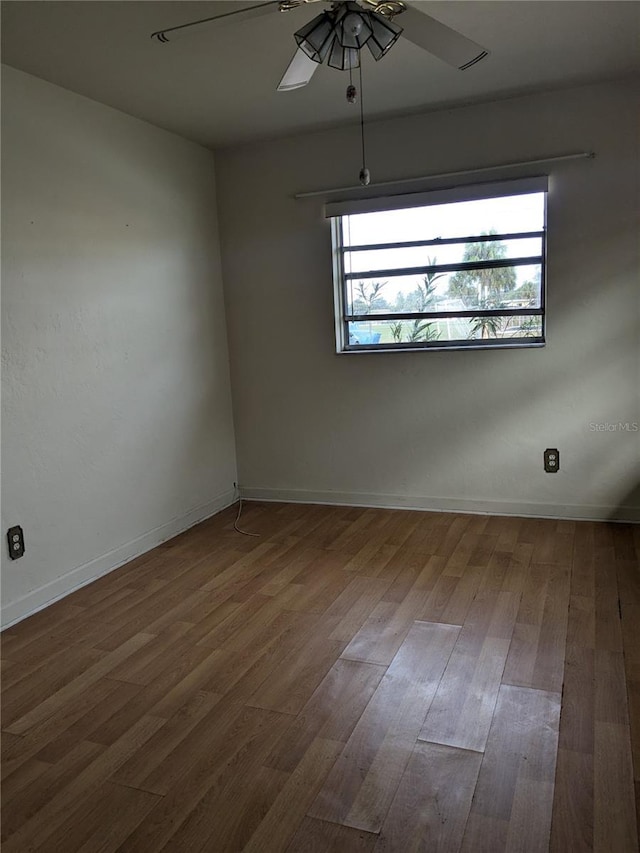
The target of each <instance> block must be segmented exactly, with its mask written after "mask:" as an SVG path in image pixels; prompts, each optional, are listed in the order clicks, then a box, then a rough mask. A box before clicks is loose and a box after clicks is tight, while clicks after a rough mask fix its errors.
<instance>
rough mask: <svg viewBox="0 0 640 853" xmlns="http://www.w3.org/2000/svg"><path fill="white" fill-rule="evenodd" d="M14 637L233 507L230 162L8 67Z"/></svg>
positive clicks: (6, 376) (5, 266)
mask: <svg viewBox="0 0 640 853" xmlns="http://www.w3.org/2000/svg"><path fill="white" fill-rule="evenodd" d="M2 82H3V128H2V131H3V144H2V156H3V163H2V165H3V183H2V232H3V233H2V238H3V258H2V324H3V325H2V358H3V367H2V369H3V375H2V380H3V400H2V403H3V413H2V416H3V421H2V440H3V441H2V443H3V469H4V470H3V483H2V486H3V489H2V493H3V495H2V496H3V504H2V519H3V531H6V528H7V527H9V526H10V525H13V524H21V525H22V526H23V527H24V530H25V539H26V554H25V556H24V557H23V558H22V559H21V560H19V561H16V562H10V561H8V560H7V558H6V550H7V549H6V545H2V553H3V589H2V592H3V604H4V611H3V612H4V616H5V620H11V619H14V618H17V617H19V616H21V615H23V614H24V613H26V612H28V611H29V610H31V609H33V608H34V607H38V606H40V605H42V604H44V603H46V602H47V601H50V600H51V599H52V598H54V597H55V596H58V595H61V594H63V593H64V592H66V591H68V590H69V589H71V588H73V587H74V586H75V585H77V584H78V583H82V582H83V581H85V580H87V579H88V578H90V577H94V576H96V575H97V574H99V573H101V572H103V571H106V570H108V569H110V568H112V567H113V566H115V565H117V564H119V563H122V562H123V561H124V560H125V559H127V558H128V557H130V556H132V555H133V554H136V553H140V552H142V551H144V550H147V549H148V548H150V547H153V546H154V545H156V544H157V543H158V542H160V541H162V540H163V539H165V538H167V537H168V536H171V535H173V534H174V533H176V532H177V531H178V530H180V529H182V528H184V527H185V526H188V525H189V524H191V523H194V522H195V521H196V520H198V519H199V518H201V517H203V516H205V515H208V514H210V513H212V512H213V511H215V510H216V509H218V508H220V506H222V505H225V504H226V503H228V502H230V500H231V490H232V488H233V482H234V480H235V479H236V468H235V448H234V438H233V422H232V416H231V404H230V391H229V367H228V355H227V340H226V328H225V317H224V302H223V297H222V282H221V276H220V262H219V247H218V235H217V220H216V210H215V181H214V160H213V155H212V154H211V153H210V152H208V151H206V150H204V149H202V148H200V147H198V146H197V145H194V144H192V143H189V142H185V141H184V140H181V139H179V138H178V137H176V136H173V135H171V134H169V133H166V132H164V131H161V130H157V129H155V128H153V127H151V126H150V125H147V124H145V123H143V122H141V121H138V120H136V119H133V118H130V117H128V116H125V115H124V114H122V113H119V112H117V111H115V110H113V109H110V108H107V107H104V106H102V105H100V104H97V103H95V102H92V101H89V100H87V99H86V98H83V97H80V96H78V95H75V94H72V93H70V92H68V91H65V90H63V89H60V88H57V87H56V86H53V85H51V84H48V83H45V82H43V81H41V80H38V79H37V78H35V77H30V76H28V75H26V74H23V73H21V72H18V71H15V70H13V69H10V68H5V69H3V81H2Z"/></svg>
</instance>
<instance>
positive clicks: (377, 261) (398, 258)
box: [344, 237, 542, 273]
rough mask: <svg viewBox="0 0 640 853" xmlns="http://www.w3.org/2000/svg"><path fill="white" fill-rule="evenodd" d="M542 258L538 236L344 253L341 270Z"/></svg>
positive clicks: (357, 270)
mask: <svg viewBox="0 0 640 853" xmlns="http://www.w3.org/2000/svg"><path fill="white" fill-rule="evenodd" d="M541 255H542V237H530V238H527V239H521V240H488V241H486V242H481V243H456V244H453V245H446V246H414V247H409V248H402V249H372V250H370V251H361V252H345V254H344V270H345V272H346V273H350V272H366V271H367V270H386V269H402V268H404V267H420V266H436V265H437V264H459V263H467V262H470V261H493V260H502V259H503V258H529V257H534V256H537V257H540V256H541Z"/></svg>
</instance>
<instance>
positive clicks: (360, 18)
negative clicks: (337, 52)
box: [335, 3, 372, 50]
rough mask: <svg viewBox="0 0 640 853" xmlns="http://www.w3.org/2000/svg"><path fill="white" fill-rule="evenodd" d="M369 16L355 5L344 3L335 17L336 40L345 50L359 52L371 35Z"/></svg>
mask: <svg viewBox="0 0 640 853" xmlns="http://www.w3.org/2000/svg"><path fill="white" fill-rule="evenodd" d="M370 17H371V16H370V14H369V13H368V12H363V11H362V9H360V7H359V6H358V5H357V4H356V3H345V4H344V6H343V8H342V9H340V11H339V12H338V15H337V16H336V27H335V29H336V38H337V39H338V41H339V42H340V44H341V45H342V47H346V48H354V49H356V50H360V48H361V47H364V46H365V44H366V43H367V41H368V40H369V38H370V37H371V34H372V29H371V25H370V23H369V18H370Z"/></svg>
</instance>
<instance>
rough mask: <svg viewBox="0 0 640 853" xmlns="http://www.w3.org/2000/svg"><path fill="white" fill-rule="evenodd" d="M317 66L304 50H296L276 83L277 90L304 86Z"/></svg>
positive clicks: (286, 90) (283, 90)
mask: <svg viewBox="0 0 640 853" xmlns="http://www.w3.org/2000/svg"><path fill="white" fill-rule="evenodd" d="M317 67H318V63H317V62H314V61H313V59H309V57H308V56H307V54H306V53H305V52H304V50H296V52H295V54H294V57H293V59H292V60H291V62H290V63H289V67H288V68H287V70H286V71H285V72H284V77H283V78H282V80H281V81H280V83H279V84H278V92H290V91H291V90H292V89H300V88H301V87H302V86H306V85H307V83H308V82H309V80H311V78H312V77H313V74H314V71H315V70H316V68H317Z"/></svg>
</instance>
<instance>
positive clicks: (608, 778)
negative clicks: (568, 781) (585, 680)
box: [593, 720, 638, 853]
mask: <svg viewBox="0 0 640 853" xmlns="http://www.w3.org/2000/svg"><path fill="white" fill-rule="evenodd" d="M594 780H595V782H594V797H593V799H594V821H593V848H594V850H616V851H617V850H619V851H620V853H623V851H624V853H627V851H628V853H634V851H637V849H638V848H637V843H638V831H637V825H636V804H635V790H634V784H633V765H632V762H631V744H630V742H629V727H628V726H627V725H623V724H620V723H609V722H600V721H598V720H597V721H596V725H595V745H594Z"/></svg>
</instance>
